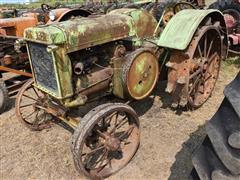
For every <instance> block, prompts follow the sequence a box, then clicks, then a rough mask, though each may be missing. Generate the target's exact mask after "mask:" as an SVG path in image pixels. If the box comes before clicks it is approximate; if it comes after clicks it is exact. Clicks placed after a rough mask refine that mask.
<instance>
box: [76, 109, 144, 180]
mask: <svg viewBox="0 0 240 180" xmlns="http://www.w3.org/2000/svg"><path fill="white" fill-rule="evenodd" d="M127 113H128V112H127ZM110 115H113V116H112V117H114V116H116V115H117V114H116V113H114V112H108V113H106V114H104V115H102V116H101V118H103V117H106V116H110ZM128 116H132V115H131V114H128ZM118 117H119V116H118ZM129 118H130V119H132V120H131V121H133V122H134V121H135V119H134V117H133V116H132V117H129ZM130 119H129V120H130ZM125 120H126V119H125ZM100 121H101V119H99V120H98V121H97V122H96V123H94V124H93V125H92V126H91V127H94V126H95V125H97V124H98V123H99V122H100ZM111 122H113V121H111ZM124 122H126V121H124ZM91 129H92V128H91ZM129 129H131V132H130V139H129V138H128V140H130V142H131V143H130V144H131V145H130V146H129V144H125V145H123V144H124V142H123V141H121V145H120V147H122V146H123V148H122V154H128V156H124V157H123V159H119V160H118V159H116V156H115V158H112V157H110V156H113V155H114V153H116V150H115V151H114V150H109V149H107V148H106V145H105V144H104V145H102V144H101V145H99V144H98V145H99V146H101V147H103V148H101V149H102V154H101V155H102V156H100V157H99V158H101V157H103V156H105V158H107V160H109V159H110V158H112V159H110V161H109V162H107V160H106V159H105V161H99V162H98V164H97V166H96V167H95V168H94V169H92V170H90V168H89V167H88V168H86V165H84V160H83V159H82V158H83V157H84V156H86V155H84V156H81V158H80V162H81V166H82V167H83V169H84V172H85V175H87V176H89V177H91V178H106V177H109V176H111V175H112V174H114V173H116V172H118V171H119V170H120V169H122V168H123V167H124V166H125V165H126V164H128V162H129V161H130V160H131V159H132V157H133V156H134V154H135V153H136V151H137V149H138V146H139V141H140V137H139V128H138V125H137V124H134V123H133V124H131V127H129V128H128V130H129ZM111 130H112V128H111V129H108V133H114V132H111ZM97 133H99V134H100V132H98V131H97ZM101 133H102V132H101ZM114 134H116V133H114ZM102 135H103V134H102ZM102 135H101V136H102ZM121 135H122V134H121ZM121 135H119V136H121ZM86 139H87V135H85V137H84V141H83V142H82V143H81V145H80V149H81V151H80V154H84V153H83V151H82V150H83V148H84V145H85V141H86ZM134 140H135V141H134ZM107 147H108V146H107ZM103 150H104V152H103ZM106 150H108V151H109V152H107V151H106ZM98 151H101V150H98ZM129 151H130V153H129ZM96 152H97V151H96ZM106 154H107V156H106ZM115 155H116V154H115ZM98 160H99V159H98ZM103 166H104V167H103Z"/></svg>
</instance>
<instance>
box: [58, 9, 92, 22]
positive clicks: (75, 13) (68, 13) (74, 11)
mask: <svg viewBox="0 0 240 180" xmlns="http://www.w3.org/2000/svg"><path fill="white" fill-rule="evenodd" d="M89 15H91V12H90V11H87V10H85V9H70V10H69V11H66V12H64V13H63V14H62V15H61V16H60V17H59V18H58V19H57V22H61V21H66V20H68V19H70V18H71V17H72V16H74V17H76V16H82V17H87V16H89Z"/></svg>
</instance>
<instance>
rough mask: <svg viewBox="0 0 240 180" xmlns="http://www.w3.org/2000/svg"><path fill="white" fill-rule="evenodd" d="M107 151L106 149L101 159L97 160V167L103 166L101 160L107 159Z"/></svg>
mask: <svg viewBox="0 0 240 180" xmlns="http://www.w3.org/2000/svg"><path fill="white" fill-rule="evenodd" d="M108 152H109V151H108V150H106V151H105V153H104V154H103V156H102V157H101V160H100V161H99V162H100V164H99V167H102V166H103V162H104V161H105V160H106V159H107V156H108ZM104 166H105V165H104ZM104 166H103V167H104ZM101 170H102V169H101ZM101 170H100V171H101Z"/></svg>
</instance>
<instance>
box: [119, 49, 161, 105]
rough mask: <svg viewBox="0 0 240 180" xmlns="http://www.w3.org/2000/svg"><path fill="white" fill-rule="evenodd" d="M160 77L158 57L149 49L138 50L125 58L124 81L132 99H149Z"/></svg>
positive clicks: (126, 90)
mask: <svg viewBox="0 0 240 180" xmlns="http://www.w3.org/2000/svg"><path fill="white" fill-rule="evenodd" d="M158 75H159V66H158V61H157V57H156V56H155V55H154V53H153V52H152V51H151V50H149V49H138V50H136V51H134V52H132V53H130V54H127V55H126V57H125V63H124V65H123V72H122V80H123V83H124V86H125V92H126V93H127V94H128V96H130V98H132V99H135V100H140V99H143V98H145V97H147V96H148V95H149V94H150V93H151V92H152V90H153V88H154V87H155V85H156V82H157V79H158Z"/></svg>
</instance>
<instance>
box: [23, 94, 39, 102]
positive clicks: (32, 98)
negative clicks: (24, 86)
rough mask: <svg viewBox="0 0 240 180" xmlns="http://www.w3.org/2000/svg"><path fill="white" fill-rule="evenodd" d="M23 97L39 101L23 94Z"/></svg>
mask: <svg viewBox="0 0 240 180" xmlns="http://www.w3.org/2000/svg"><path fill="white" fill-rule="evenodd" d="M23 96H24V97H26V98H29V99H32V100H33V101H37V99H34V98H33V97H31V96H28V95H26V94H23Z"/></svg>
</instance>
